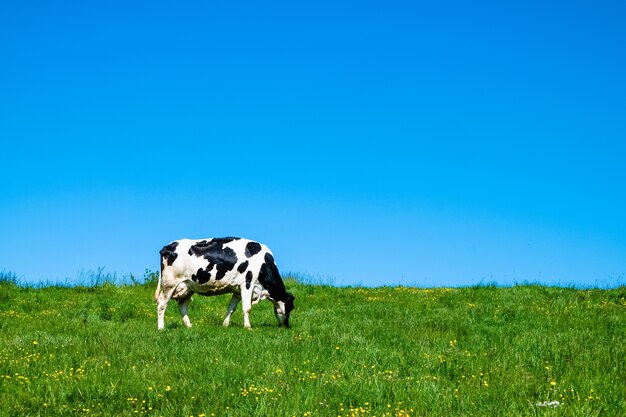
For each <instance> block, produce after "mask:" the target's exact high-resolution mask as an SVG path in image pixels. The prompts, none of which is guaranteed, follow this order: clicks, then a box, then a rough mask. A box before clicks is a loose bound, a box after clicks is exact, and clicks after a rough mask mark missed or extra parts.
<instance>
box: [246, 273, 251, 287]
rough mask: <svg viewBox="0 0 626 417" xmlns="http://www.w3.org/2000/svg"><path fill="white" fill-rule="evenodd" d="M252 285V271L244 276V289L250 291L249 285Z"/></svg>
mask: <svg viewBox="0 0 626 417" xmlns="http://www.w3.org/2000/svg"><path fill="white" fill-rule="evenodd" d="M251 283H252V271H248V273H247V274H246V289H247V290H249V289H250V284H251Z"/></svg>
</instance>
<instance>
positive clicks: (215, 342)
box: [0, 280, 626, 417]
mask: <svg viewBox="0 0 626 417" xmlns="http://www.w3.org/2000/svg"><path fill="white" fill-rule="evenodd" d="M287 286H288V288H289V289H290V290H291V291H292V292H293V293H294V294H295V296H296V310H294V312H293V315H292V328H291V329H288V330H285V329H281V328H277V327H276V323H275V318H274V314H273V311H272V305H271V303H269V302H267V301H266V302H263V303H261V304H259V305H256V306H254V307H253V310H252V314H251V321H252V326H253V330H251V331H247V330H245V329H243V328H242V314H241V311H240V310H238V311H237V312H236V313H235V314H234V316H233V320H232V324H231V327H230V328H223V327H222V326H221V322H222V320H223V316H224V314H225V312H226V307H227V305H228V301H229V296H221V297H212V298H205V297H200V296H194V299H193V301H192V304H191V306H190V318H191V321H192V323H193V325H194V327H193V328H192V329H186V328H184V327H183V326H182V324H181V320H180V315H179V313H178V309H177V308H176V304H175V302H171V303H170V306H169V308H168V311H167V314H166V330H165V331H164V332H160V333H159V332H157V330H156V306H155V304H154V302H153V301H152V294H153V292H154V285H126V286H115V285H110V284H102V285H94V286H91V287H74V288H63V287H45V288H40V289H33V288H24V287H20V286H17V285H15V284H14V283H12V282H11V281H10V280H5V281H3V282H0V347H1V351H0V415H1V416H56V415H93V416H104V415H106V416H135V415H147V416H194V417H197V416H212V415H214V416H253V415H256V416H281V417H282V416H526V415H528V416H537V415H541V416H544V415H545V416H599V415H601V416H625V415H626V400H625V398H626V365H625V363H626V340H625V336H626V288H624V287H621V288H618V289H613V290H575V289H569V288H551V287H542V286H533V285H531V286H516V287H512V288H497V287H493V286H481V287H470V288H458V289H450V288H432V289H419V288H407V287H384V288H373V289H366V288H334V287H329V286H322V285H305V284H299V283H297V282H296V281H295V280H288V282H287ZM555 401H558V405H556V403H552V404H553V405H551V406H550V405H547V404H548V403H550V402H555Z"/></svg>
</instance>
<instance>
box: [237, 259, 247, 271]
mask: <svg viewBox="0 0 626 417" xmlns="http://www.w3.org/2000/svg"><path fill="white" fill-rule="evenodd" d="M248 264H249V262H248V261H245V262H244V263H242V264H241V265H239V266H238V267H237V272H239V273H240V274H243V273H244V272H246V269H248Z"/></svg>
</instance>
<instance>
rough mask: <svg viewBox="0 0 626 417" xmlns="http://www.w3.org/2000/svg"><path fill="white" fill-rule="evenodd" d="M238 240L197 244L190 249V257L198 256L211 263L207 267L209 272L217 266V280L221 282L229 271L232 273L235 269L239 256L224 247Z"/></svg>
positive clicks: (229, 239) (204, 241)
mask: <svg viewBox="0 0 626 417" xmlns="http://www.w3.org/2000/svg"><path fill="white" fill-rule="evenodd" d="M236 239H237V238H234V237H228V238H218V239H211V240H203V241H201V242H197V243H195V244H193V245H192V246H191V247H190V248H189V255H193V256H197V257H198V258H200V257H202V258H204V259H206V260H207V261H209V265H208V266H207V267H206V270H207V271H211V270H213V267H214V266H215V267H216V269H217V272H216V273H215V279H216V280H218V281H219V280H220V279H222V278H224V276H225V275H226V273H227V272H228V271H232V270H233V268H235V264H236V263H237V255H236V254H235V251H234V250H232V249H231V248H228V247H225V246H224V245H226V244H227V243H230V242H232V241H233V240H236Z"/></svg>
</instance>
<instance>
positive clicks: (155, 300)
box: [154, 268, 163, 302]
mask: <svg viewBox="0 0 626 417" xmlns="http://www.w3.org/2000/svg"><path fill="white" fill-rule="evenodd" d="M162 275H163V268H161V271H159V281H158V282H157V287H156V291H155V292H154V302H157V301H158V300H159V295H161V276H162Z"/></svg>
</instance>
